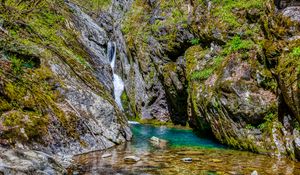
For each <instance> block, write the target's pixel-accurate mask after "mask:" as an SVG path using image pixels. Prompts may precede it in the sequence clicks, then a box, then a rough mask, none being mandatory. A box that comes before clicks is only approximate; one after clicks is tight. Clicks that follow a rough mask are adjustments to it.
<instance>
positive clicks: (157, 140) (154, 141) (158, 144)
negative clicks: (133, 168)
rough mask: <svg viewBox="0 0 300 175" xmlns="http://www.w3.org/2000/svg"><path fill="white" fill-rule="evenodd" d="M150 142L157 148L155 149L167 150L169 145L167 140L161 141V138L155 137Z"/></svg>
mask: <svg viewBox="0 0 300 175" xmlns="http://www.w3.org/2000/svg"><path fill="white" fill-rule="evenodd" d="M149 141H150V143H151V144H152V145H153V146H155V147H157V148H166V147H167V144H168V141H167V140H164V139H160V138H158V137H155V136H153V137H151V138H150V140H149Z"/></svg>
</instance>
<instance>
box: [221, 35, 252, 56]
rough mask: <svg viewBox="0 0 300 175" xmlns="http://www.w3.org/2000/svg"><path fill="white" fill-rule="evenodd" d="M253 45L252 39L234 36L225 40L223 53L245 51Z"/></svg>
mask: <svg viewBox="0 0 300 175" xmlns="http://www.w3.org/2000/svg"><path fill="white" fill-rule="evenodd" d="M253 47H254V43H253V41H251V40H242V39H241V38H240V37H239V36H234V37H233V38H232V39H231V40H230V41H229V42H227V44H226V46H225V49H224V51H223V53H225V54H227V55H229V54H231V53H233V52H237V51H247V50H249V49H251V48H253Z"/></svg>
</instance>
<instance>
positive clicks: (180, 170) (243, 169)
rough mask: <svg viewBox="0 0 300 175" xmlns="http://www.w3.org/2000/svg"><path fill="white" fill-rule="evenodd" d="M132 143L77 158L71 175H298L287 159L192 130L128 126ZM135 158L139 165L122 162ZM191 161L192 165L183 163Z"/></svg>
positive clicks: (299, 168) (298, 167)
mask: <svg viewBox="0 0 300 175" xmlns="http://www.w3.org/2000/svg"><path fill="white" fill-rule="evenodd" d="M131 128H132V132H133V139H132V141H131V142H128V143H126V144H123V145H120V146H117V147H114V148H111V149H109V150H105V151H97V152H91V153H88V154H83V155H79V156H76V157H75V158H74V162H73V166H72V168H70V169H69V173H70V174H91V175H97V174H99V175H101V174H103V175H110V174H112V175H121V174H124V175H129V174H130V175H131V174H132V175H135V174H142V175H146V174H161V175H171V174H172V175H173V174H174V175H176V174H179V175H194V174H195V175H201V174H203V175H214V174H218V175H226V174H233V175H242V174H249V175H250V174H251V173H255V171H256V172H257V173H258V174H259V175H262V174H270V175H276V174H278V175H279V174H280V175H281V174H284V175H285V174H287V175H288V174H291V175H292V174H295V175H300V164H299V163H295V162H293V161H290V160H287V159H273V158H270V157H268V156H266V155H258V154H254V153H250V152H246V151H236V150H232V149H229V148H226V147H224V146H222V145H220V144H218V143H216V142H214V141H212V140H208V139H204V138H199V137H197V136H196V135H195V134H194V133H193V132H192V131H191V130H188V129H175V128H167V127H154V126H150V125H140V124H131ZM152 136H156V137H158V138H161V139H165V140H167V141H168V145H167V146H166V147H160V148H159V147H155V146H153V145H152V144H151V143H150V142H149V139H150V138H151V137H152ZM126 156H135V157H136V158H140V160H139V161H137V162H135V161H125V160H124V158H125V157H126ZM184 158H191V159H192V161H191V162H184V161H183V160H182V159H184Z"/></svg>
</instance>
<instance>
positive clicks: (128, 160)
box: [124, 156, 141, 162]
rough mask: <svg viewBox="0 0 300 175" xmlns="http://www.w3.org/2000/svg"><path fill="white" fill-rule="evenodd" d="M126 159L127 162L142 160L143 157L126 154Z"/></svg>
mask: <svg viewBox="0 0 300 175" xmlns="http://www.w3.org/2000/svg"><path fill="white" fill-rule="evenodd" d="M124 160H125V161H126V162H138V161H140V160H141V158H139V157H136V156H126V157H124Z"/></svg>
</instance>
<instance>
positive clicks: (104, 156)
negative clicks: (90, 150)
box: [101, 153, 112, 158]
mask: <svg viewBox="0 0 300 175" xmlns="http://www.w3.org/2000/svg"><path fill="white" fill-rule="evenodd" d="M111 156H112V155H111V154H109V153H106V154H103V155H102V156H101V157H102V158H107V157H111Z"/></svg>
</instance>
